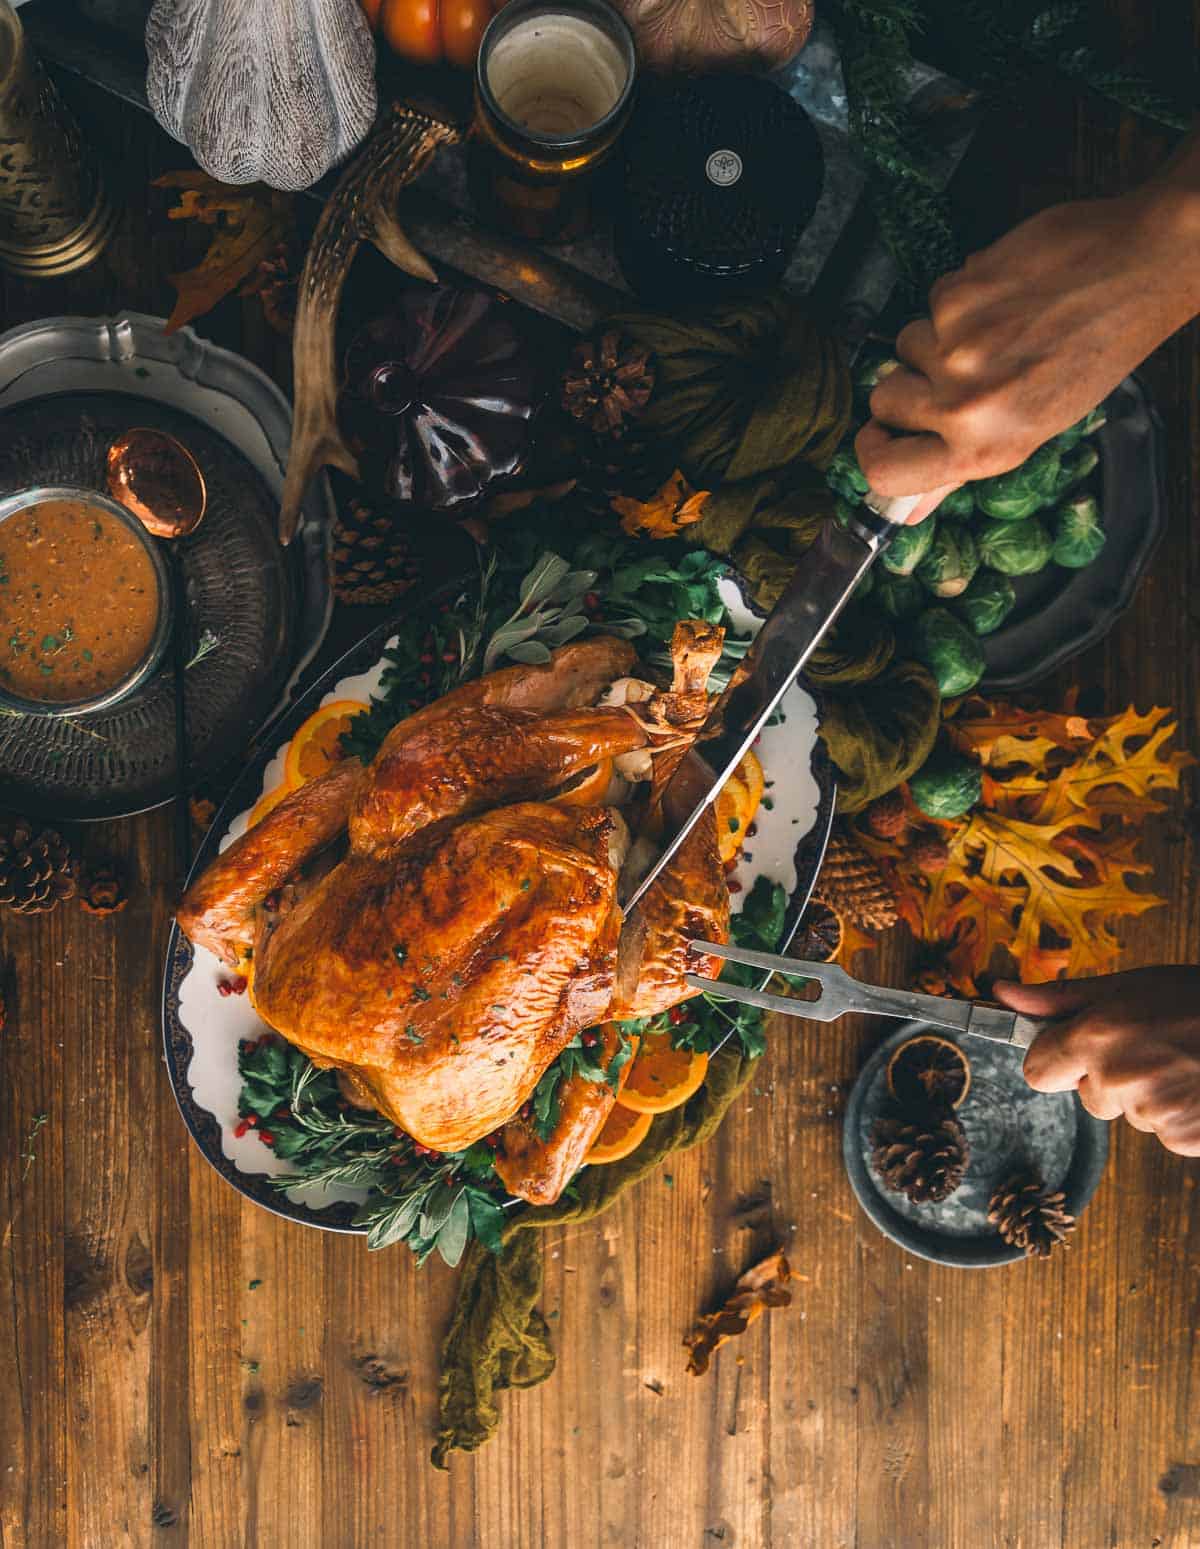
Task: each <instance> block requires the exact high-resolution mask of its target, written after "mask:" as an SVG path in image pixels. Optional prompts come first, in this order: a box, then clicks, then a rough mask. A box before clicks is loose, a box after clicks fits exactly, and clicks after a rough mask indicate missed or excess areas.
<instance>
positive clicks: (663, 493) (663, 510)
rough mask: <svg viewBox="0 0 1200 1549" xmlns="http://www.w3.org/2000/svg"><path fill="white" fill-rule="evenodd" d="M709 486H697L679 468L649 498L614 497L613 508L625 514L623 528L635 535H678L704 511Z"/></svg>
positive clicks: (672, 536) (648, 536) (670, 536)
mask: <svg viewBox="0 0 1200 1549" xmlns="http://www.w3.org/2000/svg"><path fill="white" fill-rule="evenodd" d="M707 499H708V491H707V490H703V489H702V490H695V489H693V488H692V486H691V485H690V484H689V483H688V481H687V480H686V479H685V478H684V476H683V474H682V473H680V472H679V470H678V469H676V470H675V472H674V473H673V474H672V475H671V477H670V478H669V479H668V480H667V482H666V483H665V484H664V485H663V487H662V488H661V489H660V490H659V491H658V493H657V494H655V495H653V496H651V498H650V499H649V500H632V499H630V498H629V497H627V496H625V495H618V496H616V497H615V498H614V499H613V502H612V508H613V510H614V511H615V512H616V513H617V515H618V516H619V517H620V518H621V529H622V531H623V532H627V533H628V534H629V536H630V537H631V538H676V537H678V536H679V533H680V532H681V531H682V530H683V528H685V527H690V526H691V525H692V523H693V522H698V521H699V520H700V518H701V517H702V516H703V515H704V502H705V501H706V500H707Z"/></svg>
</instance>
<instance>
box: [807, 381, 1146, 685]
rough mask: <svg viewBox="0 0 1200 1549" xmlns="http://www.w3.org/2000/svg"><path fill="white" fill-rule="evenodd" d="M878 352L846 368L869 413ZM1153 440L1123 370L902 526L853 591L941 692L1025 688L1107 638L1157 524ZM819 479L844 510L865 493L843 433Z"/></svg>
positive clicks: (1138, 389) (1141, 395)
mask: <svg viewBox="0 0 1200 1549" xmlns="http://www.w3.org/2000/svg"><path fill="white" fill-rule="evenodd" d="M881 365H883V363H882V362H881V361H880V360H879V359H878V358H876V359H875V361H874V362H873V363H872V362H871V361H866V362H860V364H859V366H858V368H857V370H856V373H855V390H856V399H857V402H858V406H859V408H860V411H861V413H862V415H863V417H864V418H865V416H866V414H867V412H869V411H868V410H867V407H866V400H867V398H868V397H869V394H870V389H871V387H872V386H873V385H874V383H875V381H877V380H878V377H879V375H880V367H881ZM885 369H886V367H885ZM1162 442H1163V435H1162V424H1161V421H1160V420H1159V418H1158V415H1157V413H1156V412H1155V410H1154V409H1153V407H1152V406H1151V404H1150V401H1149V398H1148V396H1147V394H1146V390H1145V388H1144V387H1143V386H1142V384H1141V382H1140V381H1139V380H1138V378H1136V377H1127V378H1126V379H1125V381H1124V382H1122V383H1121V385H1120V386H1119V387H1118V388H1117V389H1116V391H1115V392H1114V393H1112V394H1111V395H1110V396H1109V398H1107V399H1106V400H1105V402H1104V403H1103V404H1102V405H1101V406H1100V408H1098V409H1096V410H1095V411H1093V413H1091V414H1089V415H1087V416H1086V417H1085V418H1084V419H1083V420H1081V421H1080V422H1079V423H1078V424H1077V425H1073V426H1072V427H1071V428H1070V429H1069V430H1067V431H1064V432H1063V434H1062V435H1060V436H1055V437H1054V438H1053V440H1051V441H1048V442H1047V443H1046V444H1045V445H1044V446H1042V447H1039V448H1038V450H1037V451H1036V452H1034V453H1033V454H1032V456H1030V457H1029V458H1028V459H1027V460H1026V461H1025V462H1024V463H1023V464H1022V465H1021V467H1020V468H1016V469H1014V470H1013V471H1012V472H1011V473H1005V474H1001V475H999V476H998V477H997V478H993V479H982V480H980V481H978V482H977V483H973V484H967V485H964V486H963V488H962V489H960V490H956V491H955V492H954V494H952V495H950V496H948V497H947V499H946V500H944V501H943V502H942V504H941V506H940V507H939V508H938V510H937V511H936V512H935V513H934V514H933V516H931V517H929V518H927V519H926V520H925V521H924V522H922V523H920V524H919V525H918V526H916V527H909V528H906V529H905V530H904V531H903V532H902V533H899V534H897V536H896V538H895V539H894V540H893V542H892V544H891V546H890V548H889V549H887V550H886V551H885V553H884V554H883V555H882V556H881V558H880V560H879V562H878V564H877V565H876V566H875V568H874V570H873V571H869V572H868V573H867V575H866V577H865V578H864V580H863V582H862V583H861V584H860V587H859V590H858V592H857V593H856V594H855V595H856V598H857V599H858V600H859V601H860V602H862V603H863V604H864V606H866V607H873V608H879V609H882V610H883V611H884V612H885V613H886V615H887V616H888V617H889V618H890V619H891V620H892V621H893V622H894V623H895V625H896V628H897V633H898V635H899V636H900V640H901V644H902V647H903V648H906V649H907V651H908V652H909V654H911V655H912V656H914V657H916V658H917V660H919V661H922V662H924V663H925V665H926V666H927V667H929V669H930V671H931V672H932V673H933V675H934V677H935V678H936V679H937V680H938V684H939V686H940V688H941V690H942V693H943V695H945V696H946V697H947V698H949V697H953V696H955V695H958V694H963V693H966V692H968V691H969V690H970V689H972V688H974V687H975V686H976V685H977V684H980V683H982V686H983V687H984V688H986V689H991V690H1009V689H1017V688H1022V687H1024V686H1025V685H1026V684H1028V683H1031V682H1033V681H1034V680H1035V679H1036V678H1039V677H1042V676H1043V675H1044V674H1045V673H1048V672H1050V671H1052V670H1053V669H1054V668H1056V667H1059V666H1061V665H1062V663H1063V662H1065V661H1069V660H1070V659H1071V657H1073V656H1075V655H1077V654H1078V653H1079V652H1080V651H1082V650H1084V649H1085V648H1086V647H1087V646H1090V645H1093V644H1095V642H1096V641H1097V640H1100V639H1102V638H1103V637H1104V636H1105V635H1106V634H1107V633H1108V631H1109V630H1110V629H1111V628H1112V625H1113V623H1114V622H1115V620H1116V619H1117V617H1118V616H1119V615H1120V614H1121V613H1122V612H1123V611H1124V609H1125V608H1127V607H1128V606H1129V603H1130V602H1131V601H1132V598H1133V594H1134V592H1135V590H1136V588H1137V584H1138V581H1139V580H1140V579H1141V576H1142V573H1143V571H1144V570H1145V568H1146V566H1147V564H1148V563H1149V560H1150V557H1151V555H1152V554H1153V552H1154V548H1155V545H1156V544H1157V543H1158V540H1159V538H1160V537H1161V535H1162V531H1163V526H1164V513H1165V489H1164V472H1163V452H1162ZM827 478H828V480H829V484H830V487H831V488H832V489H833V490H834V493H835V494H836V496H837V510H838V515H839V517H840V518H842V519H844V518H845V517H846V516H847V515H848V514H849V511H850V510H851V509H852V508H853V506H854V505H855V504H856V503H857V502H858V501H860V500H861V498H862V496H863V495H864V494H865V493H866V480H865V478H864V477H863V475H862V471H861V469H860V468H859V467H858V462H857V460H856V458H855V456H854V449H853V443H852V442H847V444H846V445H844V446H843V447H842V448H841V449H840V450H839V452H838V453H837V455H836V456H835V458H834V460H833V462H832V464H831V465H830V468H829V471H828V474H827Z"/></svg>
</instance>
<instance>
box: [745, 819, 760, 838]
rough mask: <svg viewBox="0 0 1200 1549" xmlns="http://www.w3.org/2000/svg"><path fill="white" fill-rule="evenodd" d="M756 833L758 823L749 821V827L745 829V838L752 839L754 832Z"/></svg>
mask: <svg viewBox="0 0 1200 1549" xmlns="http://www.w3.org/2000/svg"><path fill="white" fill-rule="evenodd" d="M757 833H758V824H757V823H751V825H750V827H749V828H748V829H747V830H746V838H747V839H753V838H754V836H755V834H757Z"/></svg>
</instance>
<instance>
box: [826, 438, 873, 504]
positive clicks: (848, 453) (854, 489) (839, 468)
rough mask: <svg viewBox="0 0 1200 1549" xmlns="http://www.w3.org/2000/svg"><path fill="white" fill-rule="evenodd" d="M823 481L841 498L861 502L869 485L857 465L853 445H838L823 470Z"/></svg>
mask: <svg viewBox="0 0 1200 1549" xmlns="http://www.w3.org/2000/svg"><path fill="white" fill-rule="evenodd" d="M825 482H826V484H828V485H829V487H830V489H831V490H832V491H833V492H834V494H835V495H841V497H842V498H843V500H849V501H852V502H853V503H854V504H855V505H858V504H860V503H861V501H862V498H863V496H864V495H865V494H866V493H867V490H868V489H870V487H871V486H870V485H869V484H868V483H867V476H866V474H865V473H864V472H863V471H862V469H861V468H860V467H859V466H858V458H857V457H856V456H855V452H854V447H853V446H842V447H839V448H838V449H837V451H836V452H835V453H834V454H833V456H832V458H830V461H829V467H828V468H826V470H825Z"/></svg>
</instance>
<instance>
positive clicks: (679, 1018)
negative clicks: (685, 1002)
mask: <svg viewBox="0 0 1200 1549" xmlns="http://www.w3.org/2000/svg"><path fill="white" fill-rule="evenodd" d="M667 1021H668V1022H670V1024H671V1026H672V1027H678V1026H679V1024H680V1023H681V1022H686V1021H687V1012H686V1011H685V1010H684V1009H683V1007H682V1006H672V1007H671V1009H670V1011H668V1012H667Z"/></svg>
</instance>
